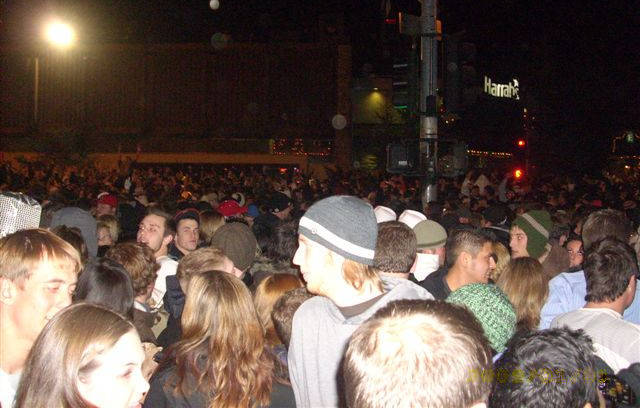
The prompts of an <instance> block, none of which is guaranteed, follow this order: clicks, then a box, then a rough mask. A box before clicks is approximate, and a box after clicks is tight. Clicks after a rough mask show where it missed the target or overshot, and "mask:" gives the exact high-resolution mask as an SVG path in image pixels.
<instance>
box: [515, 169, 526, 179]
mask: <svg viewBox="0 0 640 408" xmlns="http://www.w3.org/2000/svg"><path fill="white" fill-rule="evenodd" d="M522 176H524V171H522V170H521V169H515V170H514V171H513V177H515V178H516V180H520V179H521V178H522Z"/></svg>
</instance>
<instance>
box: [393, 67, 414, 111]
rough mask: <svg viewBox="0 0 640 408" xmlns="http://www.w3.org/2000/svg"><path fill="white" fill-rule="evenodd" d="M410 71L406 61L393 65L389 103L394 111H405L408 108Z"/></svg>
mask: <svg viewBox="0 0 640 408" xmlns="http://www.w3.org/2000/svg"><path fill="white" fill-rule="evenodd" d="M410 71H411V70H410V64H409V61H408V60H404V61H402V60H397V61H395V62H394V63H393V74H392V77H391V81H392V82H391V83H392V85H393V96H392V97H391V102H392V103H393V106H394V107H395V108H396V109H406V108H408V106H409V84H410V82H411V72H410Z"/></svg>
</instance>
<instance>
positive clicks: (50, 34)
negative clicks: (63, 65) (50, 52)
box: [45, 21, 76, 48]
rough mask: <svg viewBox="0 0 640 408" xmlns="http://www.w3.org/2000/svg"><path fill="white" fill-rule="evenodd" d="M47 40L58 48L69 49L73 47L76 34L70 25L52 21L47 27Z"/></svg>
mask: <svg viewBox="0 0 640 408" xmlns="http://www.w3.org/2000/svg"><path fill="white" fill-rule="evenodd" d="M45 38H46V40H47V41H48V42H49V43H50V44H53V45H55V46H56V47H58V48H68V47H70V46H71V45H73V43H74V41H75V39H76V33H75V31H74V30H73V28H72V27H71V26H70V25H69V24H65V23H62V22H60V21H52V22H50V23H49V24H47V26H46V29H45Z"/></svg>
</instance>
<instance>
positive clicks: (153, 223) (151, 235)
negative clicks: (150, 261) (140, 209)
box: [136, 214, 165, 253]
mask: <svg viewBox="0 0 640 408" xmlns="http://www.w3.org/2000/svg"><path fill="white" fill-rule="evenodd" d="M164 230H165V219H164V218H162V217H160V216H159V215H154V214H149V215H147V216H146V217H144V218H143V219H142V221H141V222H140V225H138V235H137V239H136V241H137V242H138V243H139V244H146V245H147V246H148V247H149V248H151V250H152V251H153V252H154V253H157V252H158V251H159V250H160V248H162V246H163V244H164V242H163V241H164V238H165V237H164Z"/></svg>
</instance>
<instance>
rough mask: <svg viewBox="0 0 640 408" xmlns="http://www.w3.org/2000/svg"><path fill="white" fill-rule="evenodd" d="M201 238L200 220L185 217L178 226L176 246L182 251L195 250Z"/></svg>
mask: <svg viewBox="0 0 640 408" xmlns="http://www.w3.org/2000/svg"><path fill="white" fill-rule="evenodd" d="M199 238H200V229H199V228H198V221H196V220H193V219H190V218H185V219H182V220H180V222H178V225H177V227H176V246H177V247H178V249H180V250H181V251H182V252H191V251H195V250H196V247H197V246H198V239H199Z"/></svg>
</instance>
